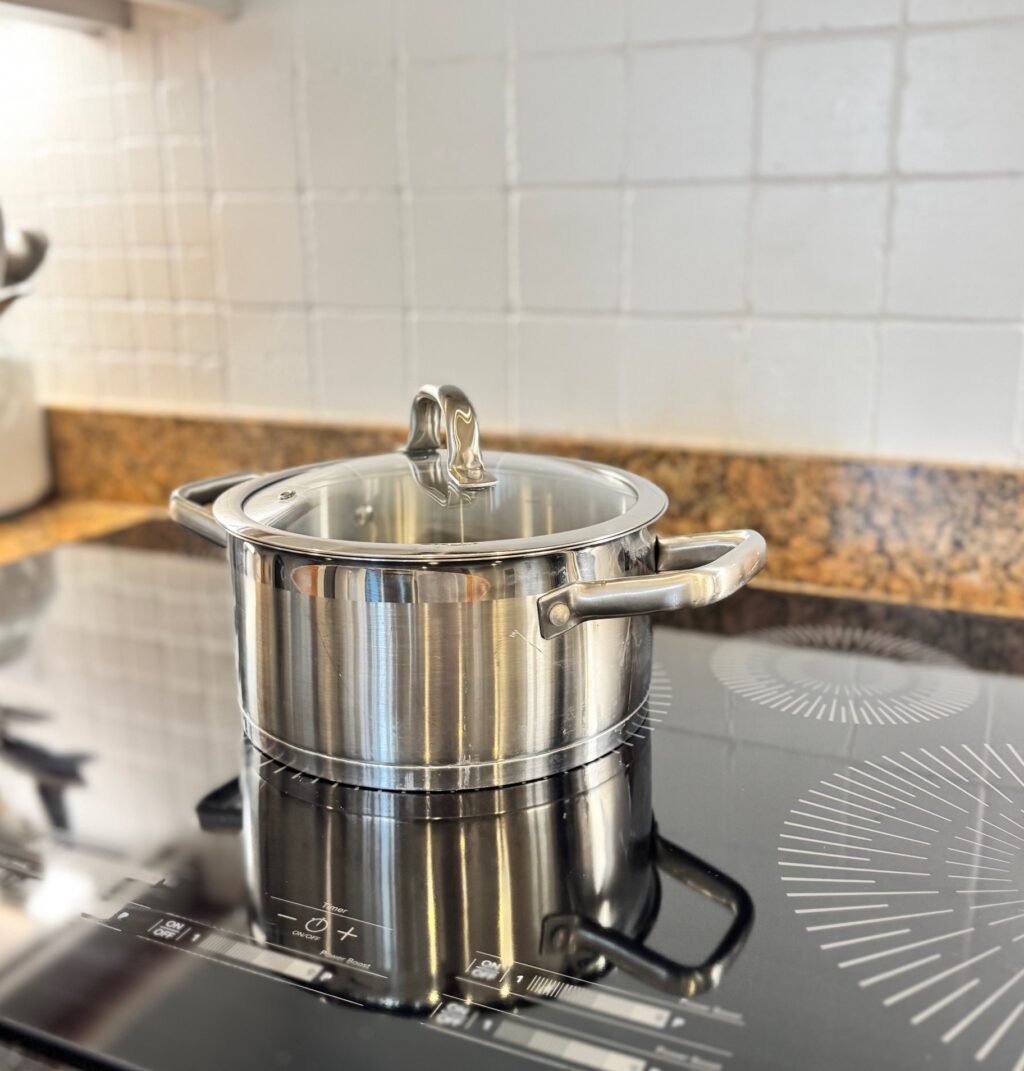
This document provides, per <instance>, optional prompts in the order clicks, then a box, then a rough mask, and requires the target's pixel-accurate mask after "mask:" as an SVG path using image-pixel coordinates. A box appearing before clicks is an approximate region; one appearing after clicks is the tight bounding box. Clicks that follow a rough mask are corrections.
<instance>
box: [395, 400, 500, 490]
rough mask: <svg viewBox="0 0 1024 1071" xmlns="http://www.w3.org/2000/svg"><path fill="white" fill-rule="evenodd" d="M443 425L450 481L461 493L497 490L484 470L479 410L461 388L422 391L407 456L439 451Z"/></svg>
mask: <svg viewBox="0 0 1024 1071" xmlns="http://www.w3.org/2000/svg"><path fill="white" fill-rule="evenodd" d="M442 421H443V423H444V428H445V436H446V440H447V451H448V458H447V463H446V465H445V468H446V475H447V477H448V480H449V481H450V482H451V483H453V484H454V485H455V487H457V488H458V489H459V490H461V491H477V490H480V489H481V488H484V487H493V486H494V485H495V484H496V483H497V482H498V481H497V480H496V479H495V477H494V476H492V475H491V474H490V473H489V472H488V471H487V470H486V469H485V468H484V460H483V456H482V455H481V453H480V425H479V424H478V423H477V419H476V410H475V409H474V408H473V403H472V402H471V401H470V400H469V399H468V398H467V397H466V395H465V394H464V393H463V392H462V391H461V390H459V388H458V387H453V386H450V385H448V386H443V387H435V386H432V385H431V384H429V383H428V384H426V385H424V386H422V387H420V389H419V390H418V391H417V392H416V397H415V398H413V400H412V412H411V413H410V414H409V441H408V442H407V443H406V444H405V452H406V453H407V454H408V455H409V457H411V458H421V457H425V456H427V455H429V454H433V453H436V452H437V451H439V450H440V449H441V424H442Z"/></svg>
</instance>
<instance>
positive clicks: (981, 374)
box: [878, 324, 1022, 463]
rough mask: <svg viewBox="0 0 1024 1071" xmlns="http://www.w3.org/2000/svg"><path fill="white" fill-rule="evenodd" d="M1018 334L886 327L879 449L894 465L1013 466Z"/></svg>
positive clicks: (1018, 384)
mask: <svg viewBox="0 0 1024 1071" xmlns="http://www.w3.org/2000/svg"><path fill="white" fill-rule="evenodd" d="M1021 343H1022V335H1021V330H1020V328H1019V327H985V326H968V327H936V326H934V325H920V324H914V325H902V324H891V325H887V326H886V327H885V328H883V330H882V366H881V375H880V384H879V406H878V446H879V449H880V450H881V451H883V452H884V453H886V454H891V455H894V456H900V457H924V458H948V457H950V456H953V457H957V458H960V459H961V460H964V461H981V462H997V463H999V462H1002V463H1007V462H1013V461H1014V459H1015V456H1016V451H1015V445H1016V444H1015V443H1014V430H1015V429H1014V421H1015V413H1016V406H1017V404H1018V401H1019V398H1020V393H1021Z"/></svg>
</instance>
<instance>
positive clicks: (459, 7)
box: [401, 0, 506, 59]
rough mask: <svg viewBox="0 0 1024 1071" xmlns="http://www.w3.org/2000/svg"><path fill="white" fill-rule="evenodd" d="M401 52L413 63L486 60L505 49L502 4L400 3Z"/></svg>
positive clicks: (497, 0)
mask: <svg viewBox="0 0 1024 1071" xmlns="http://www.w3.org/2000/svg"><path fill="white" fill-rule="evenodd" d="M401 5H402V7H401V10H402V25H403V30H404V41H405V50H406V52H407V53H408V54H409V56H410V57H411V58H413V59H450V58H452V57H455V56H486V55H487V54H488V53H494V54H497V53H499V52H501V51H502V49H503V48H504V47H505V23H506V18H505V3H504V0H401Z"/></svg>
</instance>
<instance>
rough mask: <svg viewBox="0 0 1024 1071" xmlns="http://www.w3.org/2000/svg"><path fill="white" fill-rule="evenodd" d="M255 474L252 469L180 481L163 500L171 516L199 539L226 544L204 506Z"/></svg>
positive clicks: (224, 536)
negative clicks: (166, 498) (192, 480)
mask: <svg viewBox="0 0 1024 1071" xmlns="http://www.w3.org/2000/svg"><path fill="white" fill-rule="evenodd" d="M256 475H257V474H256V473H254V472H237V473H235V474H234V475H233V476H213V477H211V478H210V479H207V480H195V481H194V482H192V483H184V484H182V485H181V487H176V488H175V489H174V490H173V491H172V492H171V497H170V501H169V502H168V503H167V508H168V511H169V512H170V514H171V520H173V521H175V522H177V523H178V524H180V525H181V526H182V527H183V528H187V529H188V530H189V531H190V532H195V534H196V535H200V536H202V537H203V539H208V540H209V541H210V542H211V543H216V544H217V546H218V547H226V546H227V545H228V538H227V536H226V535H225V534H224V529H223V528H221V526H220V525H219V524H218V523H217V522H216V521H215V520H214V519H213V514H212V513H211V512H210V511H209V510H208V509H204V507H205V506H209V505H210V504H211V503H212V502H213V501H214V500H215V499H217V498H219V497H220V496H221V495H222V494H223V493H224V492H225V491H229V490H231V488H232V487H235V486H237V485H238V484H240V483H244V482H245V481H246V480H251V479H253V478H254V477H255V476H256Z"/></svg>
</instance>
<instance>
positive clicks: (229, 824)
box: [196, 777, 242, 833]
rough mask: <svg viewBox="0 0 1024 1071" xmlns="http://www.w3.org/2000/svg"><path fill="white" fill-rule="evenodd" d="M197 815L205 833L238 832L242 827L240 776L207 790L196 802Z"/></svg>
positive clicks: (200, 826)
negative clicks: (210, 790)
mask: <svg viewBox="0 0 1024 1071" xmlns="http://www.w3.org/2000/svg"><path fill="white" fill-rule="evenodd" d="M196 815H197V816H198V817H199V828H200V829H201V830H202V831H203V832H204V833H237V832H238V831H239V830H240V829H241V828H242V787H241V785H240V784H239V783H238V778H237V777H235V778H233V779H232V780H230V781H228V782H227V784H224V785H221V786H220V787H219V788H215V789H214V790H213V791H212V792H207V794H206V795H205V796H203V798H202V799H201V800H200V801H199V802H198V803H197V804H196Z"/></svg>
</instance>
